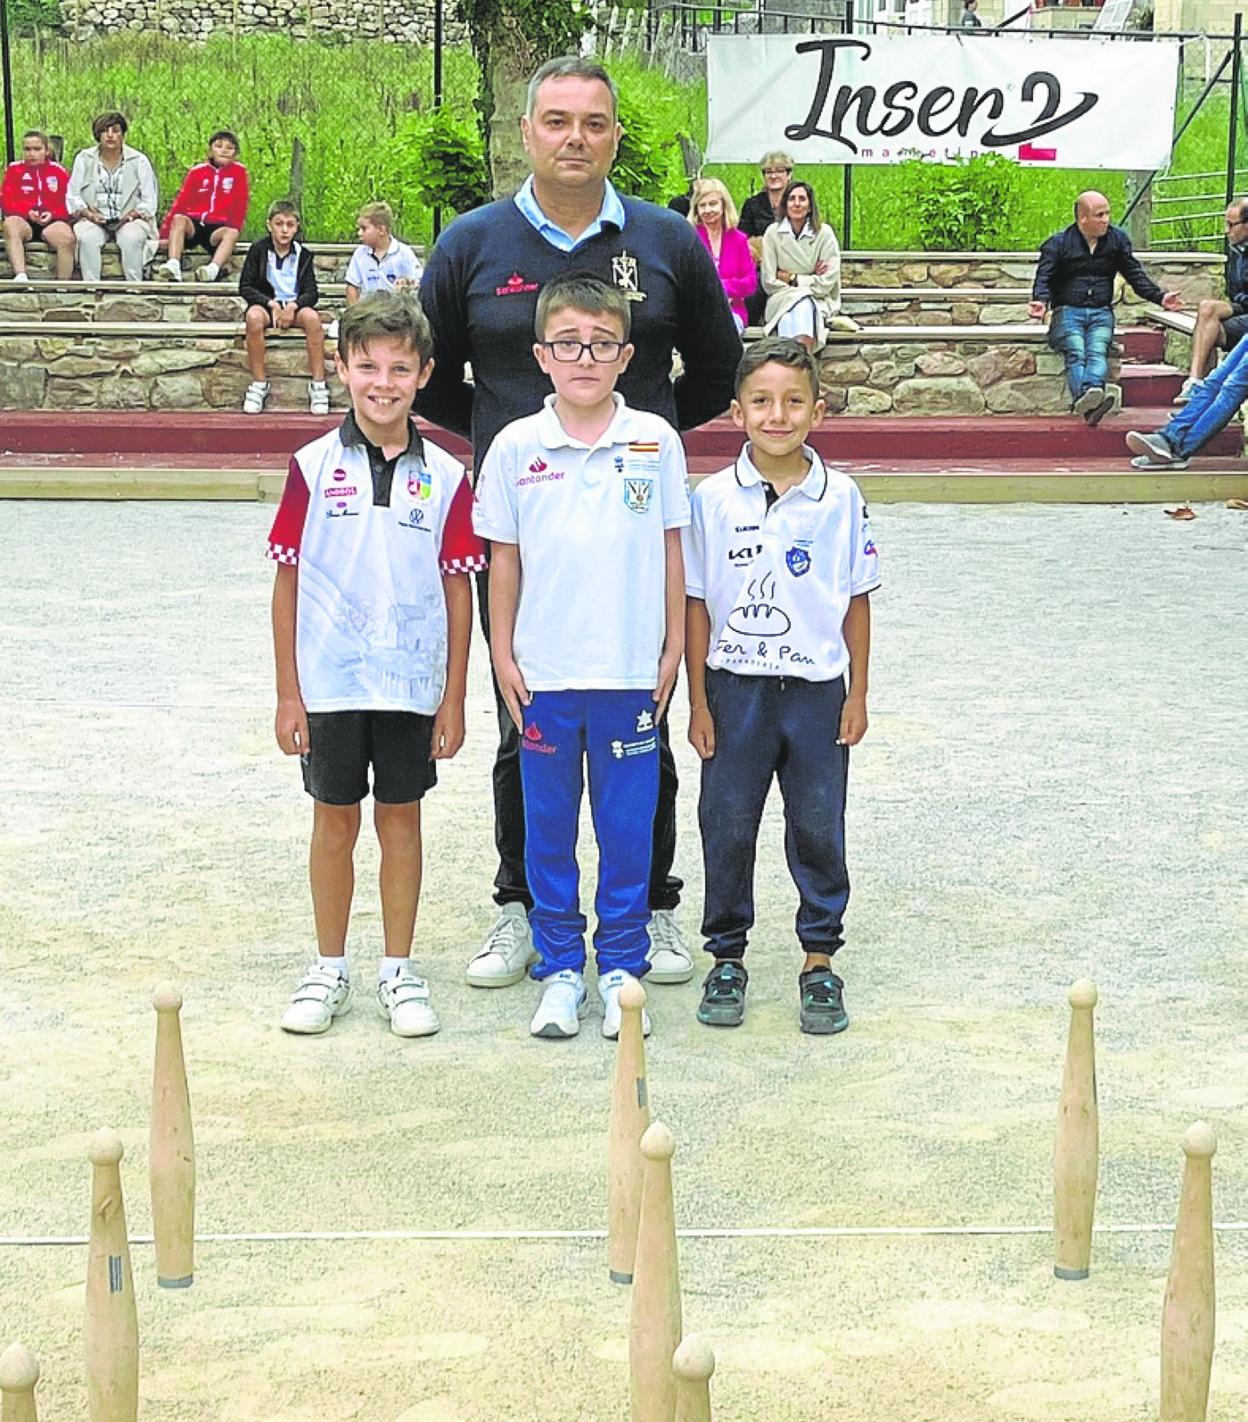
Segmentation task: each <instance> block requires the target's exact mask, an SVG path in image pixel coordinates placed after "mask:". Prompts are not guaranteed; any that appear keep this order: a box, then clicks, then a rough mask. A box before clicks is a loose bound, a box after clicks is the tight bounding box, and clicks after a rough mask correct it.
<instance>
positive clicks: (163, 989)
mask: <svg viewBox="0 0 1248 1422" xmlns="http://www.w3.org/2000/svg"><path fill="white" fill-rule="evenodd" d="M152 1006H153V1007H154V1008H155V1009H156V1066H155V1070H154V1071H153V1073H152V1133H151V1145H150V1150H149V1154H148V1158H149V1164H150V1169H151V1175H152V1233H153V1234H154V1235H155V1236H156V1282H157V1283H158V1284H159V1285H160V1287H161V1288H162V1289H185V1288H189V1287H190V1285H191V1284H192V1283H193V1282H194V1278H195V1138H194V1136H193V1134H192V1132H191V1098H190V1095H189V1094H188V1092H187V1089H186V1061H185V1058H184V1057H183V1055H182V1022H181V1018H180V1017H179V1015H178V1014H179V1012H180V1011H181V1008H182V994H181V993H180V992H179V991H178V990H177V988H175V987H173V986H172V985H171V984H169V983H161V985H160V986H159V987H158V988H157V989H156V991H155V992H154V993H153V994H152Z"/></svg>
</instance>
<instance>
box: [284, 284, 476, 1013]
mask: <svg viewBox="0 0 1248 1422" xmlns="http://www.w3.org/2000/svg"><path fill="white" fill-rule="evenodd" d="M432 350H433V336H432V333H431V332H430V330H429V323H428V321H427V320H426V319H425V316H424V313H423V312H422V311H421V309H420V307H419V306H418V305H417V304H416V302H415V300H413V299H412V298H410V297H402V296H397V295H394V294H393V293H390V292H380V293H378V294H377V295H376V296H371V297H368V298H366V299H365V300H364V301H361V302H360V303H359V304H358V305H357V306H353V307H352V308H351V310H350V311H349V312H348V313H347V314H346V316H344V317H343V320H342V330H341V332H340V333H339V337H338V359H337V365H338V376H339V379H340V380H341V381H342V383H343V385H344V386H345V387H346V389H347V392H348V394H349V395H350V397H351V412H350V414H348V415H347V417H346V419H345V420H343V422H342V425H341V427H340V428H339V429H336V430H331V431H330V432H329V433H328V434H325V435H322V436H321V437H320V439H317V440H313V441H312V443H311V444H308V445H304V447H303V448H302V449H300V450H299V451H298V453H297V454H296V455H295V456H294V458H293V459H292V460H291V461H290V473H289V474H288V476H287V479H286V487H285V490H284V492H283V494H282V502H281V506H280V507H279V508H278V511H277V516H276V518H275V519H274V520H273V529H272V532H271V533H270V534H269V549H268V552H269V557H270V558H272V559H274V560H275V562H276V563H277V565H278V566H277V579H276V583H275V585H274V589H273V648H274V656H275V661H276V665H277V720H276V726H275V729H276V733H277V743H278V745H279V746H281V748H282V750H284V751H285V752H286V754H287V755H298V756H300V757H301V760H302V764H303V784H304V788H305V789H306V790H307V792H308V794H309V795H311V796H312V798H313V802H314V803H313V818H312V852H311V857H310V878H311V882H312V908H313V913H314V917H315V919H316V941H317V959H316V962H315V963H313V964H312V967H311V969H310V970H309V972H308V973H306V974H305V976H304V977H303V979H302V981H301V982H300V983H299V986H298V987H297V988H296V989H295V993H294V996H293V998H292V999H291V1003H290V1007H289V1008H288V1009H287V1012H286V1015H285V1016H284V1017H283V1018H282V1026H283V1028H285V1030H286V1031H287V1032H299V1033H318V1032H324V1031H327V1030H328V1028H329V1027H330V1026H331V1024H332V1023H333V1020H334V1018H335V1017H340V1016H341V1015H342V1014H343V1013H344V1012H346V1011H348V1010H349V1008H350V1006H351V984H350V977H349V974H348V969H347V957H346V951H347V950H346V940H347V923H348V919H349V917H350V913H351V898H352V891H353V888H354V869H353V863H352V861H353V853H354V849H355V841H356V838H357V836H358V835H359V832H360V802H361V801H362V800H363V799H364V797H365V796H366V795H367V794H368V790H369V769H370V767H371V769H372V791H373V801H374V805H373V821H374V824H375V826H376V830H377V838H378V841H379V842H380V845H381V917H382V926H383V932H384V935H385V957H384V958H383V959H382V962H381V968H380V971H379V972H378V979H377V1009H378V1012H379V1013H380V1015H381V1016H382V1017H383V1018H384V1019H385V1020H386V1021H387V1022H388V1023H389V1024H390V1030H391V1031H392V1032H393V1033H395V1035H396V1036H399V1037H425V1036H428V1035H429V1034H430V1033H432V1032H436V1031H437V1030H438V1016H437V1013H436V1012H435V1011H434V1009H433V1005H432V1003H431V1002H430V1000H429V984H428V983H427V982H426V980H425V979H424V978H423V977H422V976H420V974H419V973H417V971H416V969H415V967H414V965H413V964H412V962H411V960H410V955H411V951H412V935H413V931H414V929H415V922H416V905H417V901H418V899H419V896H420V873H421V834H420V801H421V798H422V797H423V795H424V793H425V791H426V790H428V789H429V788H430V787H431V786H433V785H434V784H436V783H437V770H436V766H435V762H436V761H439V760H448V759H450V757H451V756H453V755H454V754H455V753H456V751H458V750H459V748H460V746H461V745H462V744H463V739H464V692H465V686H466V682H467V675H468V638H469V634H470V632H471V628H472V592H471V588H470V586H469V582H468V577H467V574H469V573H471V572H475V571H477V570H479V569H480V568H483V567H484V566H485V549H484V547H483V546H482V544H481V541H480V539H478V538H477V536H476V535H475V534H474V533H473V531H472V495H471V492H470V490H469V487H468V480H467V476H466V474H465V473H464V469H463V466H462V465H461V464H459V463H458V462H457V461H456V460H454V459H452V458H451V456H450V455H449V454H446V453H444V452H443V451H442V450H440V449H438V448H437V446H436V445H432V444H429V443H428V442H427V441H425V440H423V439H422V438H421V436H420V434H419V433H418V432H417V429H416V426H415V424H414V422H413V421H412V419H411V416H410V411H411V407H412V401H413V399H414V398H415V396H416V391H417V390H418V389H419V388H420V387H421V386H422V385H423V384H424V383H425V381H426V380H428V378H429V375H430V372H431V371H432V369H433V360H432V359H431V352H432Z"/></svg>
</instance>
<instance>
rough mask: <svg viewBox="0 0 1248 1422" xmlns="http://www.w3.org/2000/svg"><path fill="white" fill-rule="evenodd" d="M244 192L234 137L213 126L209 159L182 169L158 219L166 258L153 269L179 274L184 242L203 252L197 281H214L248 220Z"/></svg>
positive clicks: (178, 277) (244, 178)
mask: <svg viewBox="0 0 1248 1422" xmlns="http://www.w3.org/2000/svg"><path fill="white" fill-rule="evenodd" d="M247 198H248V183H247V169H246V168H244V167H243V165H242V164H241V163H240V162H238V139H237V138H235V137H234V135H233V134H232V133H231V132H230V131H229V130H228V129H224V128H222V129H218V130H217V132H216V133H214V134H213V135H212V137H211V138H210V139H209V140H208V161H207V162H205V163H197V164H196V165H195V166H194V167H193V168H192V169H191V170H190V172H189V173H187V175H186V177H185V178H184V179H183V180H182V186H181V188H180V189H179V190H178V195H177V197H176V198H174V200H173V206H172V207H171V208H170V209H169V212H168V214H167V215H166V217H165V220H164V223H163V224H162V225H161V229H160V235H161V237H162V238H167V239H168V242H169V260H168V261H167V262H165V263H164V264H163V265H162V266H161V268H160V270H159V271H158V273H157V275H158V276H167V277H168V278H169V279H170V280H171V281H181V280H182V249H183V247H184V246H191V247H202V248H203V250H204V251H205V252H207V253H208V261H207V263H206V264H205V265H204V266H202V267H200V268H199V270H198V271H197V272H196V273H195V275H196V276H197V277H198V278H199V280H200V281H216V279H217V278H218V277H219V276H221V275H223V274H224V273H226V272H228V271H229V269H230V258H231V257H232V256H233V255H234V247H235V244H236V243H237V242H238V236H239V233H240V232H241V231H242V230H243V223H244V222H246V220H247Z"/></svg>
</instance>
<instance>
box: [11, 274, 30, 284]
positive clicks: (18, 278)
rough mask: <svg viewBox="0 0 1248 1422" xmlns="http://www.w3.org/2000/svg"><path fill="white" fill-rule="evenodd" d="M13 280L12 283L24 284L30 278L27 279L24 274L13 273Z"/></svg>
mask: <svg viewBox="0 0 1248 1422" xmlns="http://www.w3.org/2000/svg"><path fill="white" fill-rule="evenodd" d="M13 280H14V281H21V282H25V281H29V280H30V277H29V276H28V275H27V274H26V273H25V272H14V273H13Z"/></svg>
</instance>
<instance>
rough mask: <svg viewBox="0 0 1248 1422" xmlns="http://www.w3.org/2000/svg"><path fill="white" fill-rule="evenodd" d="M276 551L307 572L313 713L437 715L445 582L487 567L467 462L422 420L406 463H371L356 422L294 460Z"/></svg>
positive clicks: (300, 646)
mask: <svg viewBox="0 0 1248 1422" xmlns="http://www.w3.org/2000/svg"><path fill="white" fill-rule="evenodd" d="M375 464H376V465H378V466H379V467H378V471H377V476H376V477H375V475H374V465H375ZM380 466H384V468H383V467H380ZM386 476H389V477H386ZM387 484H388V486H389V487H386V485H387ZM268 556H269V557H270V558H273V559H274V560H276V561H277V562H279V563H288V564H292V565H294V566H296V567H297V568H298V570H299V596H298V602H297V605H296V620H295V663H296V667H297V668H298V672H299V688H300V692H301V694H302V696H303V703H304V705H305V706H306V707H307V709H308V710H309V711H415V712H418V713H420V714H421V715H425V716H431V715H433V714H434V712H436V711H437V709H438V706H439V704H440V703H441V700H442V693H443V691H444V689H445V687H446V663H447V630H446V599H445V595H444V593H443V589H442V579H443V577H444V576H446V575H448V574H453V573H470V572H475V571H477V570H479V569H482V568H484V567H485V549H484V547H483V546H482V543H481V540H480V539H479V538H478V537H477V536H476V534H474V533H473V531H472V493H471V490H470V489H469V486H468V480H467V476H466V475H465V473H464V468H463V466H462V465H461V464H460V463H459V462H458V461H457V460H455V459H452V458H451V456H450V455H449V454H447V453H446V452H445V450H441V449H439V448H438V447H437V445H434V444H428V443H425V442H424V441H423V440H422V439H421V438H420V436H419V434H417V432H416V428H415V426H414V425H413V426H412V427H411V439H410V441H409V443H408V447H407V449H406V450H405V451H404V452H403V453H402V454H401V455H399V457H398V458H397V460H394V461H393V462H391V461H383V460H380V459H379V458H378V452H377V451H376V450H375V449H374V450H373V451H372V457H371V458H370V446H369V445H368V444H367V442H366V441H365V439H364V437H363V436H362V435H361V434H360V432H359V430H358V428H357V427H356V425H355V421H354V420H353V419H352V418H351V416H350V415H348V417H347V419H346V420H345V421H344V422H343V425H342V427H341V428H340V429H338V430H334V431H331V432H330V433H329V434H326V435H322V436H321V438H320V439H318V440H314V441H313V442H312V443H311V444H308V445H305V446H304V447H303V448H302V449H301V450H299V451H298V452H297V453H296V454H295V456H294V457H293V458H292V459H291V461H290V472H289V473H288V474H287V476H286V487H285V490H284V492H283V494H282V502H281V505H280V506H279V508H278V510H277V517H276V518H275V519H274V520H273V528H272V531H271V532H270V534H269V548H268Z"/></svg>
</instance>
